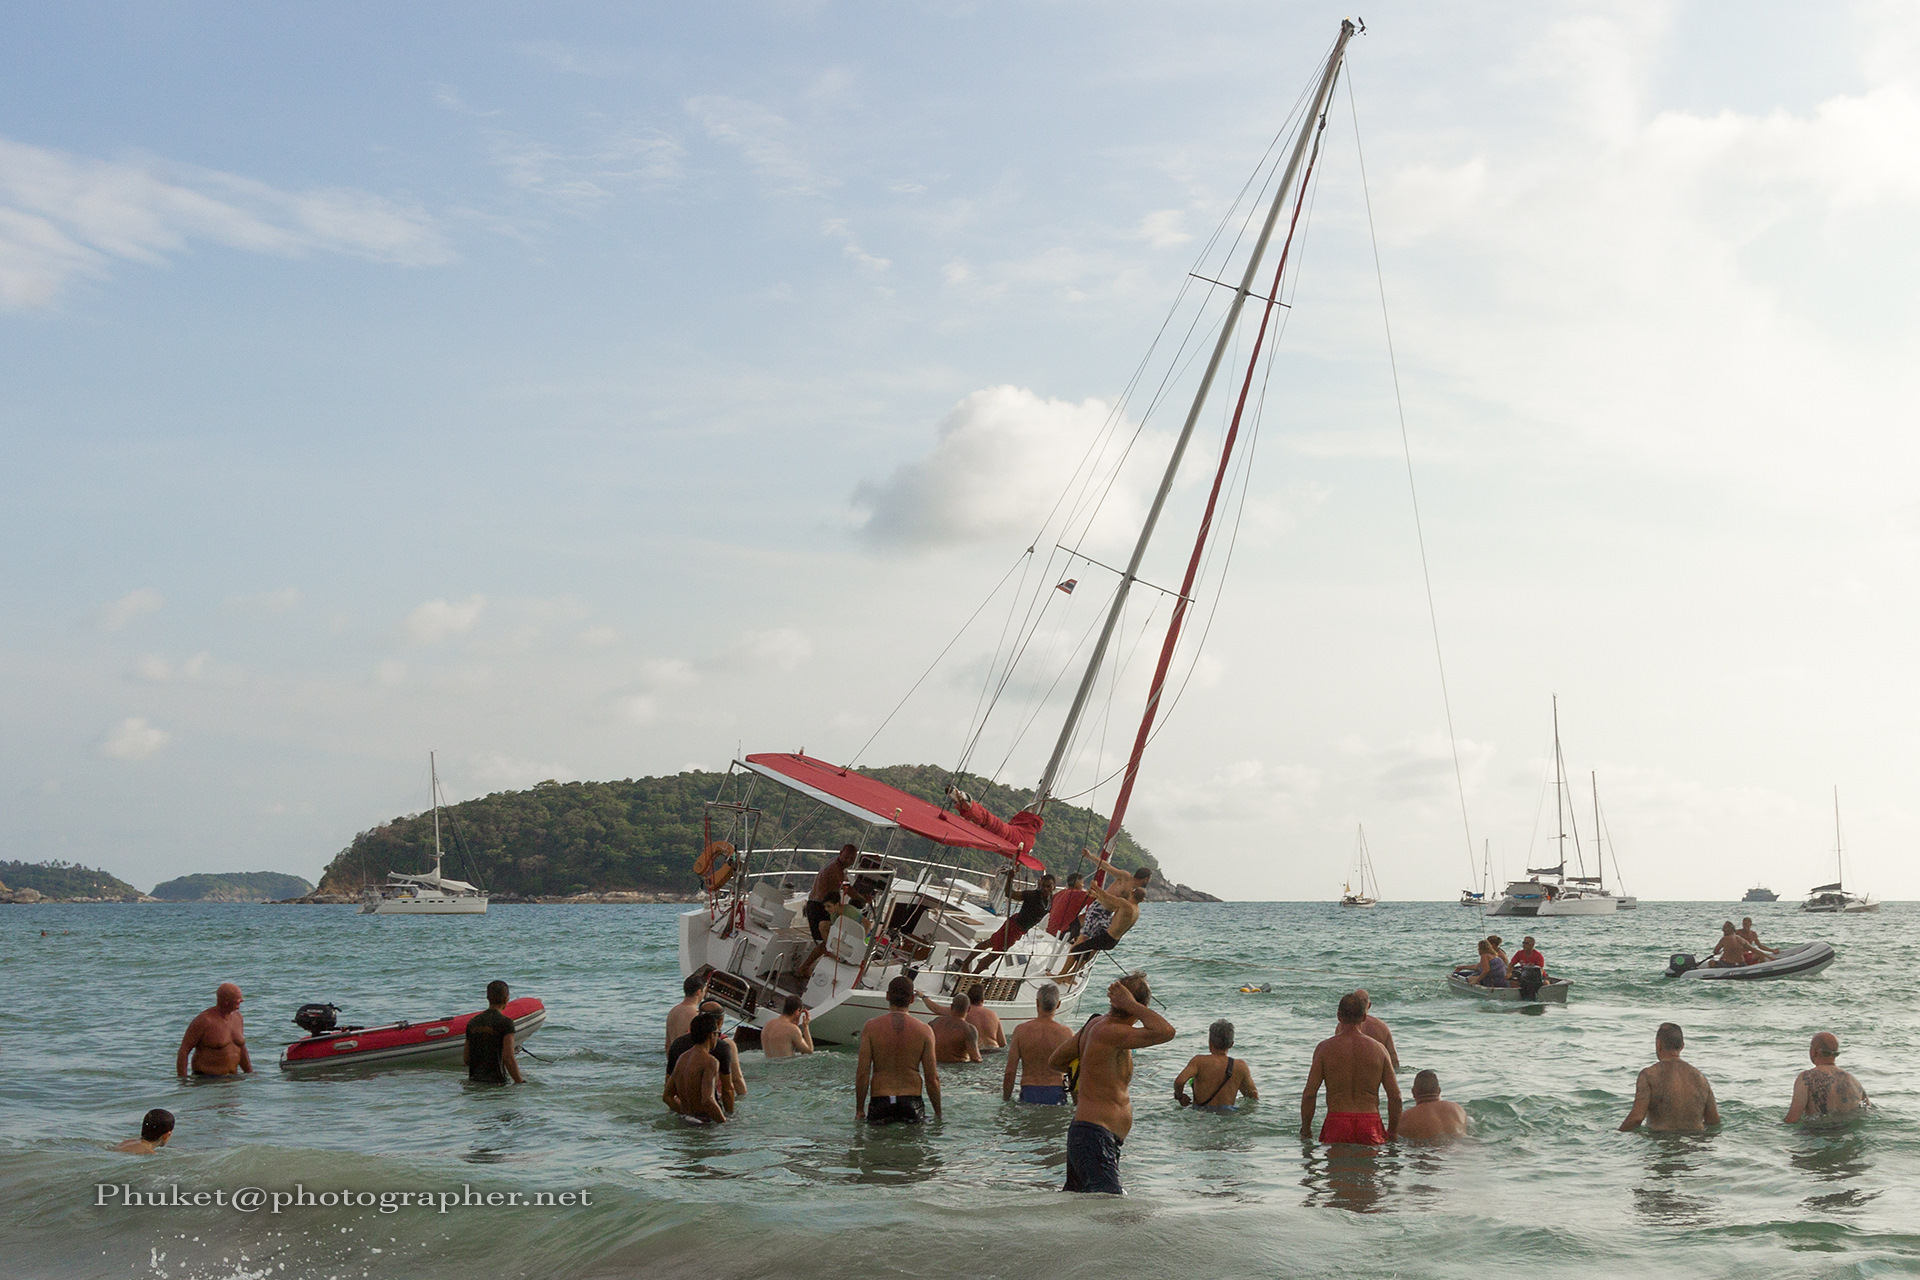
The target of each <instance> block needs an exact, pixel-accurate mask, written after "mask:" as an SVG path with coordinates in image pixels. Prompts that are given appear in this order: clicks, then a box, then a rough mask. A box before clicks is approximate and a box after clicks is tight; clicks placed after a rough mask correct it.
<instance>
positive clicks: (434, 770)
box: [427, 751, 440, 885]
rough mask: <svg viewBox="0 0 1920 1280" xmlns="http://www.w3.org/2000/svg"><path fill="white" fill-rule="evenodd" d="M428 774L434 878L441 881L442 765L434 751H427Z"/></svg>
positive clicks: (435, 880)
mask: <svg viewBox="0 0 1920 1280" xmlns="http://www.w3.org/2000/svg"><path fill="white" fill-rule="evenodd" d="M427 776H428V777H429V778H431V779H432V783H431V790H432V795H431V797H430V798H431V799H432V801H433V880H434V883H435V884H436V885H437V884H439V882H440V766H439V765H438V764H436V763H435V762H434V758H433V752H431V751H429V752H427Z"/></svg>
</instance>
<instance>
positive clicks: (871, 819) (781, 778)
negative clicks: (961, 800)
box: [741, 751, 1041, 871]
mask: <svg viewBox="0 0 1920 1280" xmlns="http://www.w3.org/2000/svg"><path fill="white" fill-rule="evenodd" d="M741 763H742V764H744V765H746V767H747V768H749V769H751V770H753V771H754V772H755V773H757V774H760V775H761V776H763V777H767V778H771V779H773V780H774V781H775V782H778V783H779V784H781V785H782V786H785V787H791V788H793V789H794V790H795V791H798V792H800V793H802V794H803V795H808V796H812V797H813V798H814V799H815V800H818V801H820V802H821V803H822V804H825V805H828V806H831V807H832V808H835V809H838V810H839V811H840V812H842V813H844V814H847V815H849V816H850V817H854V818H858V819H859V820H860V821H862V822H867V823H872V824H873V825H875V826H881V827H899V828H901V829H903V830H906V831H911V832H912V833H913V834H914V835H917V836H924V837H925V838H926V839H928V840H931V841H933V842H934V843H935V844H944V845H948V846H950V847H952V848H955V849H979V850H982V851H984V852H986V853H997V854H999V855H1000V856H1001V857H1003V858H1009V859H1013V860H1016V861H1018V862H1019V863H1020V865H1021V866H1023V867H1030V868H1032V869H1033V870H1035V871H1038V870H1040V869H1041V866H1040V860H1039V859H1038V858H1036V857H1034V856H1033V854H1032V852H1031V850H1032V849H1033V842H1034V840H1035V839H1036V838H1037V837H1038V836H1039V834H1040V825H1041V818H1040V815H1038V814H1033V813H1018V814H1015V815H1014V816H1013V818H1012V820H1011V821H1008V822H1002V821H1000V820H999V819H998V818H995V817H994V816H993V815H992V814H990V813H987V812H986V810H984V809H982V808H980V806H979V805H974V806H973V809H974V810H975V811H976V812H975V814H974V815H970V816H972V818H973V820H969V818H966V817H962V816H960V815H959V814H957V813H952V812H949V811H948V810H946V809H943V808H941V807H940V806H939V805H937V804H933V803H931V802H929V801H926V800H922V799H921V798H920V797H918V796H912V795H908V794H907V793H906V792H904V791H902V790H900V789H899V788H898V787H890V786H888V785H887V784H886V783H884V782H881V781H880V780H879V779H877V778H869V777H867V776H866V775H865V774H863V773H855V772H854V771H853V770H852V769H843V768H841V767H840V766H839V765H835V764H828V763H827V762H826V761H825V760H816V759H814V758H813V757H812V756H809V755H802V754H800V753H798V752H785V751H783V752H769V753H766V754H762V755H751V756H748V757H747V758H746V759H745V760H743V761H741ZM980 817H984V818H985V819H986V821H985V822H982V821H980V820H979V819H980ZM989 824H990V825H989Z"/></svg>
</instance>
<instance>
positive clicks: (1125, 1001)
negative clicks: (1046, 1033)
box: [1047, 972, 1177, 1196]
mask: <svg viewBox="0 0 1920 1280" xmlns="http://www.w3.org/2000/svg"><path fill="white" fill-rule="evenodd" d="M1152 994H1153V993H1152V991H1151V990H1150V989H1149V988H1148V986H1147V975H1146V974H1144V973H1139V972H1135V973H1130V974H1128V975H1127V976H1126V977H1124V978H1122V979H1120V980H1119V981H1118V982H1116V983H1114V984H1113V985H1112V986H1110V987H1108V988H1107V1001H1108V1008H1107V1011H1106V1013H1105V1014H1101V1015H1096V1016H1095V1017H1093V1018H1091V1019H1089V1020H1088V1022H1087V1025H1086V1026H1084V1027H1082V1028H1080V1034H1079V1035H1077V1036H1075V1037H1073V1038H1072V1039H1071V1040H1066V1041H1062V1042H1061V1044H1060V1047H1059V1048H1057V1049H1055V1050H1054V1051H1053V1056H1052V1057H1051V1058H1049V1059H1047V1065H1048V1066H1049V1067H1051V1068H1053V1069H1054V1070H1055V1071H1066V1070H1067V1069H1068V1068H1069V1067H1071V1066H1072V1065H1073V1063H1074V1061H1075V1060H1076V1059H1078V1061H1079V1063H1080V1067H1079V1072H1078V1074H1077V1076H1076V1080H1077V1085H1076V1087H1075V1089H1074V1095H1073V1096H1074V1107H1073V1123H1072V1124H1071V1125H1069V1126H1068V1127H1067V1185H1066V1187H1065V1188H1064V1189H1065V1190H1067V1191H1093V1192H1102V1193H1105V1194H1108V1195H1116V1196H1117V1195H1124V1194H1125V1192H1124V1191H1122V1190H1121V1188H1120V1147H1121V1144H1122V1143H1124V1142H1126V1140H1127V1135H1128V1134H1129V1133H1131V1132H1133V1095H1132V1094H1131V1093H1129V1092H1128V1091H1127V1086H1128V1085H1129V1084H1131V1083H1132V1081H1133V1051H1134V1050H1135V1049H1150V1048H1152V1047H1153V1046H1154V1045H1156V1044H1165V1043H1166V1042H1167V1041H1169V1040H1171V1039H1173V1037H1174V1036H1175V1034H1177V1033H1176V1032H1175V1031H1174V1029H1173V1024H1172V1023H1170V1022H1168V1021H1167V1020H1166V1019H1165V1018H1163V1017H1161V1016H1160V1015H1159V1014H1157V1013H1155V1012H1154V1011H1153V1010H1152V1009H1151V1008H1149V1007H1148V1005H1147V1001H1148V999H1149V998H1150V997H1151V996H1152ZM1135 1023H1138V1024H1139V1025H1138V1026H1136V1025H1134V1024H1135Z"/></svg>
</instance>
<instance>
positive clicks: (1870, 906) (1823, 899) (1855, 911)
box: [1800, 786, 1880, 915]
mask: <svg viewBox="0 0 1920 1280" xmlns="http://www.w3.org/2000/svg"><path fill="white" fill-rule="evenodd" d="M1845 858H1846V855H1845V852H1844V846H1843V844H1842V842H1841V839H1840V788H1839V787H1837V786H1836V787H1835V788H1834V789H1833V883H1832V884H1818V885H1815V886H1814V887H1813V888H1812V889H1810V890H1809V891H1808V892H1807V900H1806V901H1805V902H1803V903H1801V904H1800V909H1801V910H1802V911H1817V912H1820V913H1821V914H1823V915H1860V914H1862V913H1863V912H1868V911H1878V910H1879V909H1880V904H1879V902H1878V901H1876V900H1875V899H1874V896H1873V895H1872V894H1870V893H1866V894H1861V893H1848V892H1847V891H1846V890H1845V889H1843V888H1841V882H1842V881H1844V880H1845V879H1846V878H1847V877H1846V868H1845V867H1844V866H1843V865H1842V864H1843V863H1844V861H1845Z"/></svg>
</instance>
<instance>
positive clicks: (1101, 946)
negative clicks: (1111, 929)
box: [1069, 929, 1120, 956]
mask: <svg viewBox="0 0 1920 1280" xmlns="http://www.w3.org/2000/svg"><path fill="white" fill-rule="evenodd" d="M1119 945H1120V939H1118V938H1116V937H1114V936H1113V935H1112V934H1110V933H1108V932H1107V931H1106V930H1105V929H1102V930H1100V931H1099V932H1098V933H1095V934H1092V935H1090V936H1088V937H1085V938H1082V939H1080V941H1078V942H1076V943H1074V944H1073V950H1072V951H1071V952H1069V954H1070V955H1076V956H1078V955H1085V954H1086V953H1087V952H1089V951H1111V950H1113V949H1114V948H1115V947H1117V946H1119Z"/></svg>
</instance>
